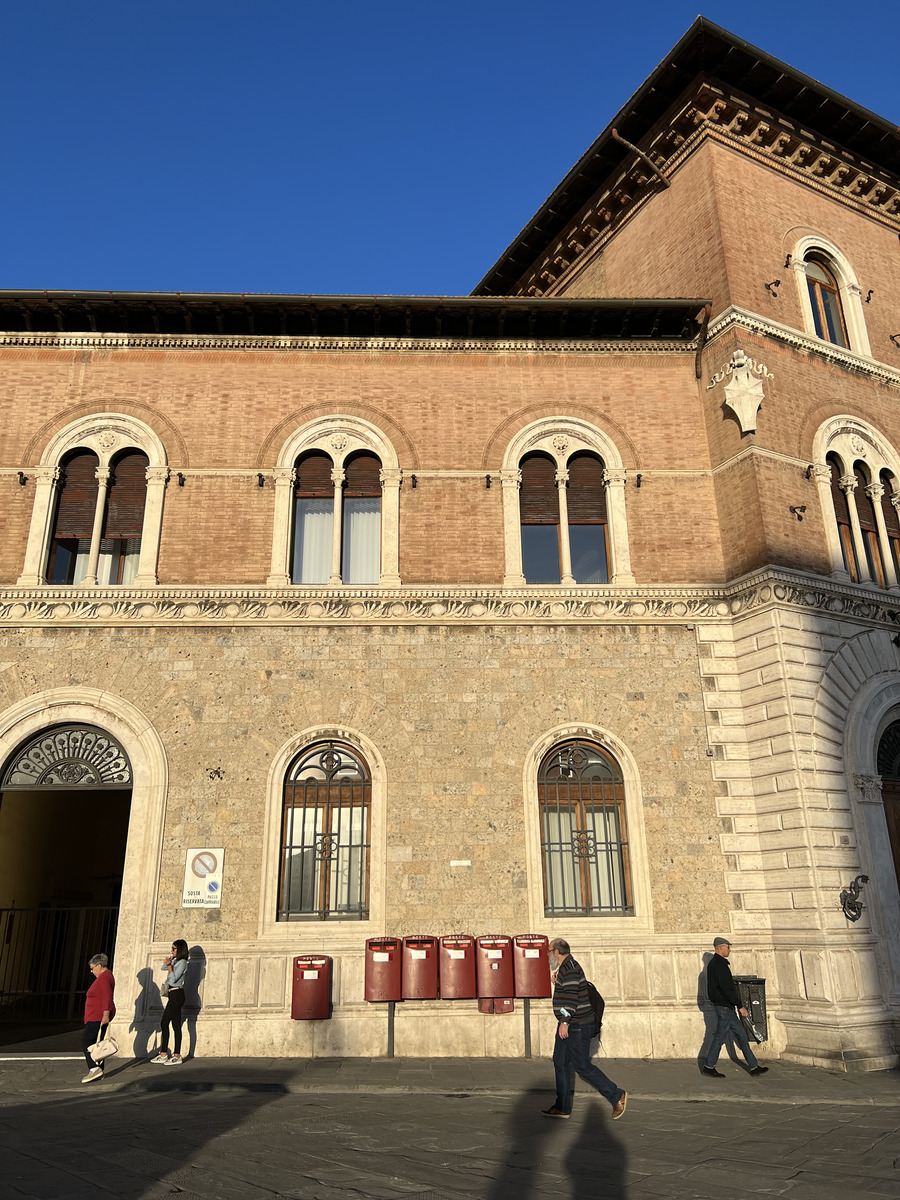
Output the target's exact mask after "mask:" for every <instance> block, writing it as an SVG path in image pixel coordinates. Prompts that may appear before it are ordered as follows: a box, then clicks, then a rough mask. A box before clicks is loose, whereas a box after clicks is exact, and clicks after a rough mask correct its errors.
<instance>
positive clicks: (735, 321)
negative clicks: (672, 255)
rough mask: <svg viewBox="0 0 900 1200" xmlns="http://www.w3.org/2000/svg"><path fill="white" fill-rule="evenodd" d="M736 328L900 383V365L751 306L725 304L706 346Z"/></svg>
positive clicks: (857, 371)
mask: <svg viewBox="0 0 900 1200" xmlns="http://www.w3.org/2000/svg"><path fill="white" fill-rule="evenodd" d="M734 329H741V330H744V331H745V332H747V333H755V334H758V335H760V336H761V337H768V338H772V339H773V340H774V341H776V342H780V343H781V344H782V345H784V346H790V347H791V349H792V350H803V351H806V352H807V353H809V354H815V355H818V357H819V358H824V359H826V360H827V361H828V362H829V363H833V364H834V365H836V366H839V367H843V368H844V370H846V371H853V372H854V373H856V374H860V375H867V376H868V377H869V378H871V379H875V380H877V381H878V382H879V383H888V384H892V385H893V386H894V387H900V367H892V366H890V365H889V364H888V363H883V362H879V361H878V360H877V359H875V358H866V357H865V355H863V354H855V353H854V352H853V351H852V350H845V349H844V348H843V347H842V346H835V345H832V343H831V342H825V341H822V339H821V338H816V337H810V336H809V334H806V333H803V332H802V331H801V330H799V329H792V328H791V327H790V326H789V325H782V324H780V323H779V322H778V321H770V320H769V319H768V317H762V316H760V315H759V313H754V312H750V311H749V309H745V308H737V307H736V306H735V305H731V306H730V307H728V308H726V309H725V311H724V312H723V313H721V314H720V315H719V316H718V317H716V319H715V321H713V322H711V323H710V326H709V330H708V333H707V340H706V349H707V350H708V349H709V347H710V345H711V343H712V342H713V341H714V340H715V339H716V338H719V337H722V335H723V334H726V333H730V332H731V331H732V330H734Z"/></svg>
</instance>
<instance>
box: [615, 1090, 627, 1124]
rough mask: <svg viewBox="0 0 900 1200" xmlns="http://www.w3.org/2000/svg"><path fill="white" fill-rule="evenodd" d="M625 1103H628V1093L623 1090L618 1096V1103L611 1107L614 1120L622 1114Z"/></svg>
mask: <svg viewBox="0 0 900 1200" xmlns="http://www.w3.org/2000/svg"><path fill="white" fill-rule="evenodd" d="M627 1103H628V1093H627V1092H623V1093H622V1095H621V1096H620V1097H619V1102H618V1104H617V1105H616V1107H615V1108H614V1109H613V1120H614V1121H618V1119H619V1117H621V1116H622V1115H623V1114H624V1112H625V1106H626V1104H627Z"/></svg>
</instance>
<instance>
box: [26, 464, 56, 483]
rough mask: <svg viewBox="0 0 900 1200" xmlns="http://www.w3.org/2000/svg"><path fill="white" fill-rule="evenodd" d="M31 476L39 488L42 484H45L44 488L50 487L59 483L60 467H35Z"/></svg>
mask: <svg viewBox="0 0 900 1200" xmlns="http://www.w3.org/2000/svg"><path fill="white" fill-rule="evenodd" d="M31 474H32V476H33V477H34V482H35V484H36V485H37V486H38V487H40V486H41V484H43V485H44V487H49V486H50V485H51V484H54V483H59V477H60V474H61V471H60V468H59V467H35V468H34V469H33V470H32V472H31Z"/></svg>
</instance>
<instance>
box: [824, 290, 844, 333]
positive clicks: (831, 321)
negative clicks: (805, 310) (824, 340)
mask: <svg viewBox="0 0 900 1200" xmlns="http://www.w3.org/2000/svg"><path fill="white" fill-rule="evenodd" d="M822 304H823V306H824V308H825V320H826V321H827V322H828V340H829V341H830V342H834V344H835V345H836V346H846V345H847V342H846V340H845V338H844V331H843V329H842V328H841V305H840V301H839V300H838V298H837V296H836V295H835V294H834V292H832V291H829V290H827V289H826V288H822Z"/></svg>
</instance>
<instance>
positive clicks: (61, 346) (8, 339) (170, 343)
mask: <svg viewBox="0 0 900 1200" xmlns="http://www.w3.org/2000/svg"><path fill="white" fill-rule="evenodd" d="M4 346H7V347H17V348H20V349H22V348H27V347H35V348H50V349H56V350H71V349H80V350H91V349H96V350H167V351H169V350H193V351H194V352H195V353H202V352H205V351H208V350H271V351H274V352H280V353H296V352H297V351H302V350H312V351H316V352H321V351H323V350H340V351H343V352H344V353H381V354H384V353H389V352H390V353H399V354H471V353H473V352H477V353H479V354H488V353H497V354H510V353H520V354H563V353H565V354H569V353H574V354H623V353H624V354H672V353H675V352H680V353H690V352H691V350H692V349H693V348H694V342H693V341H672V340H669V339H649V338H648V339H647V340H646V341H645V340H641V341H639V342H638V341H635V342H631V341H628V340H627V339H622V340H618V339H608V340H606V341H578V340H575V339H573V340H572V341H563V340H556V341H546V340H542V341H536V340H535V341H531V340H528V339H516V340H513V339H510V340H506V341H499V340H497V341H492V340H487V339H476V338H469V339H458V338H361V337H264V336H261V335H260V336H250V335H247V334H177V333H53V332H42V333H24V332H3V331H0V348H2V347H4Z"/></svg>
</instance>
